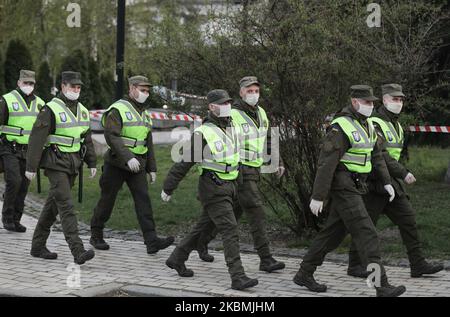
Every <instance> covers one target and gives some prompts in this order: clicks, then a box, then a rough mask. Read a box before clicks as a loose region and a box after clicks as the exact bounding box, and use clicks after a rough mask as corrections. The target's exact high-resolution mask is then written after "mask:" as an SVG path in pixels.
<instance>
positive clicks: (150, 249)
mask: <svg viewBox="0 0 450 317" xmlns="http://www.w3.org/2000/svg"><path fill="white" fill-rule="evenodd" d="M174 241H175V238H174V237H167V238H165V239H162V238H156V239H154V240H152V241H150V242H149V243H147V253H148V254H155V253H158V251H160V250H164V249H166V248H168V247H170V246H171V245H172V243H173V242H174Z"/></svg>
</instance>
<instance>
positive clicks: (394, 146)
mask: <svg viewBox="0 0 450 317" xmlns="http://www.w3.org/2000/svg"><path fill="white" fill-rule="evenodd" d="M369 120H370V121H371V122H372V123H376V124H377V125H378V126H379V127H380V129H381V131H382V132H383V135H384V138H385V140H386V142H387V146H386V150H387V151H388V153H389V155H390V156H391V157H392V158H393V159H395V160H397V161H399V160H400V157H401V155H402V151H403V144H404V142H405V134H404V131H403V128H402V126H401V124H400V122H397V124H398V131H399V133H397V131H396V130H395V127H394V125H393V124H392V122H390V121H386V120H383V119H381V118H378V117H373V118H370V119H369Z"/></svg>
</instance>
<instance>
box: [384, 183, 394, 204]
mask: <svg viewBox="0 0 450 317" xmlns="http://www.w3.org/2000/svg"><path fill="white" fill-rule="evenodd" d="M384 189H385V190H386V191H387V193H388V194H389V202H392V201H393V200H394V198H395V189H394V187H392V185H390V184H389V185H385V186H384Z"/></svg>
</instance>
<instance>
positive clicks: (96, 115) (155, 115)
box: [90, 110, 202, 122]
mask: <svg viewBox="0 0 450 317" xmlns="http://www.w3.org/2000/svg"><path fill="white" fill-rule="evenodd" d="M104 112H105V110H94V111H90V115H91V119H94V120H95V119H97V120H99V119H101V118H102V115H103V113H104ZM151 117H152V119H154V120H172V121H187V122H193V121H202V118H201V117H200V116H195V115H192V116H188V115H181V114H177V115H171V116H168V115H167V114H165V113H162V112H151Z"/></svg>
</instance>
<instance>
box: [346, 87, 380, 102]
mask: <svg viewBox="0 0 450 317" xmlns="http://www.w3.org/2000/svg"><path fill="white" fill-rule="evenodd" d="M350 89H351V91H352V92H351V97H352V98H357V99H363V100H367V101H376V100H378V98H377V97H375V96H374V95H373V88H372V87H370V86H367V85H354V86H351V87H350Z"/></svg>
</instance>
